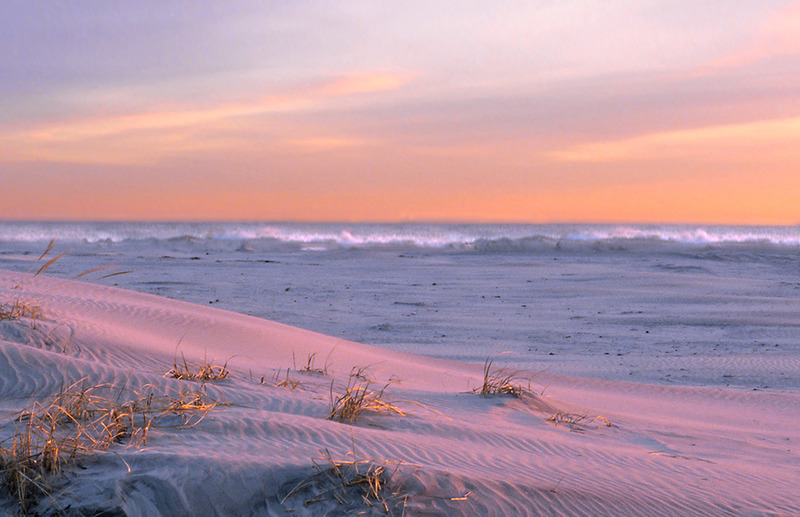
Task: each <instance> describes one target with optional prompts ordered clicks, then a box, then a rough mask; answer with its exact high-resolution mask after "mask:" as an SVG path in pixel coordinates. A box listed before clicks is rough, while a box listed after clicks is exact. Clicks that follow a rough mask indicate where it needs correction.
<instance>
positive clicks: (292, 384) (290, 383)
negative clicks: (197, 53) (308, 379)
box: [261, 368, 305, 390]
mask: <svg viewBox="0 0 800 517" xmlns="http://www.w3.org/2000/svg"><path fill="white" fill-rule="evenodd" d="M272 383H273V384H274V385H275V386H277V387H279V388H289V389H293V390H298V389H299V390H304V389H305V386H303V383H301V382H300V381H299V380H297V379H294V378H292V377H290V376H289V368H286V375H285V376H284V377H283V378H281V370H280V368H279V369H278V371H277V373H276V374H275V377H273V378H272ZM261 384H264V378H263V377H262V378H261Z"/></svg>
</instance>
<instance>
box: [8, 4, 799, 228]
mask: <svg viewBox="0 0 800 517" xmlns="http://www.w3.org/2000/svg"><path fill="white" fill-rule="evenodd" d="M401 7H402V8H401ZM735 7H736V8H735V9H733V4H731V3H727V2H703V1H701V2H697V1H693V2H688V1H686V2H684V1H661V2H659V1H652V2H640V1H619V2H597V3H586V2H578V1H573V2H570V1H566V2H558V3H552V5H551V3H538V2H502V3H485V2H454V1H451V2H407V3H403V4H390V3H382V2H370V3H363V2H337V3H333V4H331V3H322V2H320V3H315V2H288V3H287V2H274V3H268V2H262V3H250V2H232V3H231V4H230V5H228V6H225V7H222V6H219V7H215V8H207V7H204V8H203V9H200V8H198V7H197V6H196V4H194V3H192V2H186V3H185V4H183V5H181V4H171V5H170V6H169V7H165V6H164V5H163V4H161V3H159V2H151V3H148V2H128V3H126V2H122V3H115V4H114V5H111V4H108V3H106V2H86V3H81V4H80V9H78V8H74V7H73V8H71V9H70V8H68V7H67V6H66V4H58V5H53V4H51V3H46V2H12V3H4V4H3V5H2V6H0V24H2V25H3V27H2V31H3V34H4V37H3V39H2V42H0V65H1V66H2V72H3V73H2V74H0V75H2V78H0V94H2V97H3V99H4V102H3V103H2V104H0V180H1V182H2V186H3V188H2V190H0V219H93V220H119V219H133V220H154V219H163V220H191V219H194V220H198V219H200V220H232V219H237V220H339V221H398V220H402V221H405V220H441V221H519V222H551V221H563V222H567V221H586V222H610V221H620V222H623V221H624V222H706V223H740V224H747V223H750V224H796V223H800V215H798V209H797V207H799V206H800V102H799V101H800V3H798V2H786V1H761V2H736V3H735Z"/></svg>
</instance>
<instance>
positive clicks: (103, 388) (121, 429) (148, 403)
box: [0, 379, 224, 515]
mask: <svg viewBox="0 0 800 517" xmlns="http://www.w3.org/2000/svg"><path fill="white" fill-rule="evenodd" d="M114 391H116V389H115V388H112V387H110V386H108V385H94V386H91V385H87V383H86V380H85V379H82V380H80V381H78V382H76V383H74V384H72V385H70V386H69V387H68V388H66V389H64V390H62V391H61V392H60V393H59V394H58V395H56V396H55V397H54V398H53V399H52V400H51V401H50V402H46V403H41V402H35V403H34V404H33V406H32V407H31V408H30V409H28V410H26V411H23V412H22V413H21V414H20V416H19V417H18V418H17V419H16V421H15V426H16V427H15V429H14V432H13V435H12V436H11V438H9V439H8V440H7V441H6V443H3V444H0V486H2V488H3V489H4V490H5V491H6V493H7V494H9V495H10V496H11V497H12V498H13V499H14V500H15V501H16V502H17V505H18V507H19V509H20V511H21V512H22V514H23V515H28V513H29V511H30V510H31V509H32V508H33V507H35V506H36V504H37V503H38V501H40V500H41V499H42V498H44V497H47V496H48V495H49V494H50V493H51V491H52V490H51V487H52V486H54V484H55V482H56V481H57V480H58V478H59V474H60V473H61V472H62V470H63V468H64V467H65V466H67V465H69V464H71V463H73V462H74V461H75V460H76V459H78V458H80V457H84V456H87V455H91V454H95V453H99V452H102V451H104V450H106V449H108V448H109V447H111V446H113V445H116V444H124V445H125V446H127V447H139V446H144V445H146V444H147V438H148V434H149V433H150V431H151V429H152V428H154V427H158V426H159V425H158V424H159V420H160V419H161V417H164V416H166V415H179V416H180V423H179V424H178V426H179V427H183V428H185V427H192V426H194V425H197V423H199V422H200V421H201V420H202V419H203V418H204V417H205V415H206V414H207V413H208V412H209V411H211V410H212V409H214V408H215V407H217V406H219V405H222V404H224V402H217V401H213V400H211V399H210V398H209V397H208V396H207V395H206V394H205V392H201V391H180V392H178V393H176V394H156V392H155V391H153V390H152V387H150V389H149V390H148V392H147V393H146V394H143V395H140V394H138V393H135V398H133V399H132V400H126V401H121V400H120V396H119V395H121V393H122V390H119V391H118V395H117V396H116V397H113V396H111V395H112V394H113V392H114ZM8 442H10V444H9V443H8Z"/></svg>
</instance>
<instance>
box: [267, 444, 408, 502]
mask: <svg viewBox="0 0 800 517" xmlns="http://www.w3.org/2000/svg"><path fill="white" fill-rule="evenodd" d="M320 453H321V454H322V461H317V460H312V463H313V465H314V471H315V472H314V473H313V474H312V475H311V476H309V477H308V478H306V479H304V480H302V481H300V482H299V483H298V484H297V485H295V486H294V487H293V488H292V489H291V490H290V491H289V492H288V493H287V494H286V496H285V497H283V499H282V500H281V504H282V505H285V504H286V502H287V501H288V500H289V499H293V498H294V499H297V501H298V502H300V503H302V505H303V506H304V507H308V506H309V505H312V504H314V503H323V502H332V501H336V503H338V505H339V506H340V507H343V508H341V510H342V513H347V514H348V515H349V514H350V512H356V511H357V510H358V509H362V510H363V509H364V507H367V508H371V509H373V510H378V511H379V512H382V513H384V514H385V515H392V514H393V512H392V509H397V507H398V506H402V505H403V503H404V500H403V499H402V496H401V495H400V494H399V493H397V492H394V491H391V490H389V488H388V484H389V481H390V479H391V476H392V474H393V473H394V471H396V470H397V469H398V468H399V466H400V465H401V463H399V462H386V461H382V462H379V461H375V460H371V459H353V460H335V459H333V457H332V456H331V454H330V452H328V449H324V450H321V451H320ZM289 511H290V512H292V511H293V510H291V509H290V510H289ZM360 513H363V511H362V512H360Z"/></svg>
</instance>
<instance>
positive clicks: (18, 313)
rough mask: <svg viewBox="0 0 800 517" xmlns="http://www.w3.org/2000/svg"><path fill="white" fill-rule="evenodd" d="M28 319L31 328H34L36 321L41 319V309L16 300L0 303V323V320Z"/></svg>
mask: <svg viewBox="0 0 800 517" xmlns="http://www.w3.org/2000/svg"><path fill="white" fill-rule="evenodd" d="M23 318H29V319H30V320H31V328H34V329H35V328H36V320H40V321H41V319H42V308H41V307H39V306H38V305H33V304H31V303H27V302H24V301H22V300H19V299H18V300H16V301H14V302H12V303H0V321H2V320H20V319H23Z"/></svg>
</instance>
